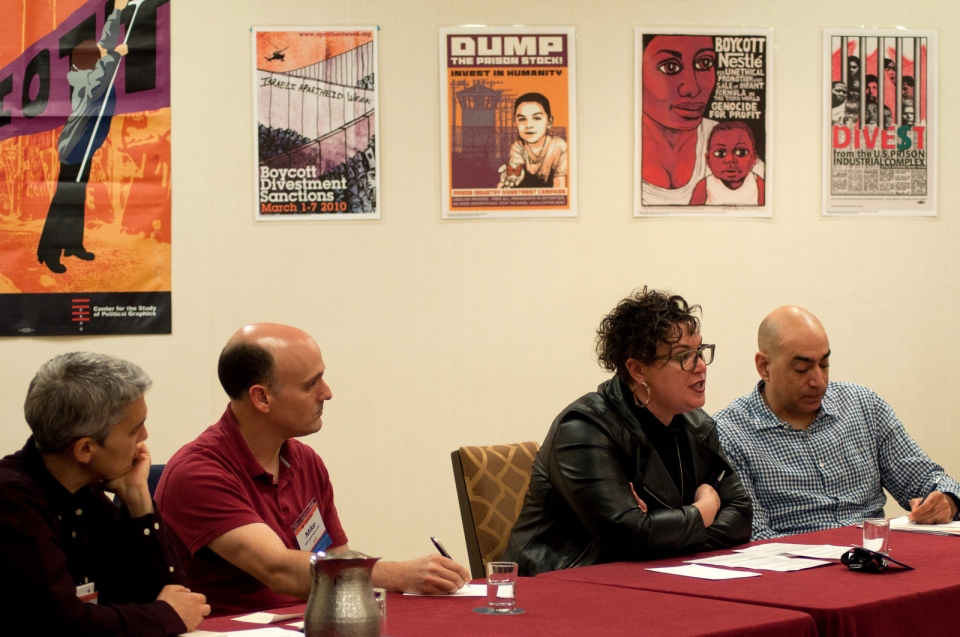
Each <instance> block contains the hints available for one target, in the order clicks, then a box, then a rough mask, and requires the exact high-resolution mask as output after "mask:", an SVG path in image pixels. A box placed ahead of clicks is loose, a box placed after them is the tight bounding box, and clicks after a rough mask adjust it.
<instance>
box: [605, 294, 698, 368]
mask: <svg viewBox="0 0 960 637" xmlns="http://www.w3.org/2000/svg"><path fill="white" fill-rule="evenodd" d="M700 309H701V308H700V306H699V305H690V304H688V303H687V302H686V300H685V299H684V298H683V297H682V296H680V295H678V294H667V293H664V292H660V291H659V290H647V287H646V286H644V287H643V289H641V290H634V292H633V294H631V295H630V296H628V297H627V298H625V299H623V300H622V301H620V302H619V303H618V304H617V307H615V308H613V311H611V312H610V313H609V314H607V315H606V316H605V317H603V320H602V321H601V322H600V327H599V328H597V358H598V360H599V363H600V366H601V367H603V368H604V369H605V370H607V371H608V372H616V373H617V375H618V376H619V377H620V378H621V379H623V380H624V381H629V380H630V372H628V371H627V367H626V363H627V359H628V358H635V359H637V360H638V361H640V362H641V363H643V364H644V365H649V364H651V363H652V362H653V360H654V358H655V357H656V356H657V348H658V347H660V344H661V343H666V344H667V345H670V346H672V345H673V344H674V343H676V342H677V341H679V340H680V336H681V331H680V326H681V325H683V326H686V328H687V331H689V332H690V333H691V334H693V333H695V332H699V331H700V319H698V318H697V317H696V316H694V315H693V313H694V312H699V311H700Z"/></svg>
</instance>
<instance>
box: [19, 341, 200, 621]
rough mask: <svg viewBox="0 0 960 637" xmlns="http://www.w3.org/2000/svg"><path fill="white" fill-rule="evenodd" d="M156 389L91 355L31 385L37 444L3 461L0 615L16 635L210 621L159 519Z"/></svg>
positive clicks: (65, 362)
mask: <svg viewBox="0 0 960 637" xmlns="http://www.w3.org/2000/svg"><path fill="white" fill-rule="evenodd" d="M150 385H151V381H150V378H149V377H148V376H147V375H146V374H145V373H144V371H143V370H142V369H140V368H139V367H138V366H136V365H134V364H133V363H130V362H128V361H125V360H122V359H119V358H114V357H112V356H107V355H104V354H93V353H89V352H74V353H71V354H62V355H60V356H57V357H55V358H53V359H52V360H50V361H47V362H46V363H45V364H44V365H43V366H42V367H41V368H40V371H38V372H37V375H36V376H34V378H33V380H32V381H31V382H30V387H29V389H28V390H27V399H26V401H25V402H24V406H23V409H24V414H25V416H26V420H27V424H28V425H29V426H30V429H31V431H32V432H33V435H32V436H31V437H30V439H29V440H27V444H26V445H24V447H23V449H21V450H20V451H18V452H17V453H15V454H13V455H10V456H7V457H6V458H3V459H2V460H0V564H3V576H2V577H0V613H2V615H3V617H4V627H5V628H7V629H9V630H10V631H11V634H38V635H104V636H106V635H111V636H114V635H137V636H139V637H149V636H157V637H161V636H166V635H171V634H178V633H183V632H186V631H187V630H193V629H194V628H196V627H197V625H198V624H199V623H200V621H201V620H202V619H203V617H204V616H205V615H207V614H208V613H209V612H210V607H209V606H208V605H207V604H206V600H205V599H204V597H203V595H200V594H197V593H192V592H190V590H189V589H187V588H185V587H184V586H182V585H181V584H183V583H185V581H186V580H185V577H184V573H183V571H182V569H181V568H180V564H179V561H178V560H177V557H176V551H175V549H174V548H173V546H172V545H171V543H170V542H169V539H168V537H167V535H166V531H165V528H164V526H163V522H162V521H161V519H160V516H159V515H154V505H153V499H152V498H151V496H150V492H149V489H148V487H147V475H148V473H149V470H150V452H149V451H148V450H147V447H146V444H145V443H144V441H145V440H146V439H147V430H146V427H145V425H144V423H145V421H146V417H147V405H146V402H145V401H144V393H145V392H146V391H147V389H149V388H150ZM104 491H110V492H112V493H114V494H116V496H117V499H118V500H119V502H120V504H121V506H120V507H119V508H118V507H117V506H115V505H114V504H113V503H112V502H111V501H110V500H109V499H108V498H107V497H106V495H105V494H104Z"/></svg>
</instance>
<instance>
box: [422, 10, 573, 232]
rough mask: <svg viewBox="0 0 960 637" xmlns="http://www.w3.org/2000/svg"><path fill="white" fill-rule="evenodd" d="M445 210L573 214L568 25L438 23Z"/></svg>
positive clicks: (457, 214)
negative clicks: (453, 25) (445, 25)
mask: <svg viewBox="0 0 960 637" xmlns="http://www.w3.org/2000/svg"><path fill="white" fill-rule="evenodd" d="M440 84H441V86H440V99H441V104H440V112H441V120H442V121H441V143H442V149H441V166H442V167H441V177H442V193H443V194H442V197H443V216H444V218H446V219H456V218H474V217H575V216H576V214H577V208H576V201H577V200H576V177H577V175H576V98H575V96H576V79H575V51H574V30H573V29H572V28H568V27H464V28H444V29H441V30H440Z"/></svg>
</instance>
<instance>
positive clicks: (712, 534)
mask: <svg viewBox="0 0 960 637" xmlns="http://www.w3.org/2000/svg"><path fill="white" fill-rule="evenodd" d="M627 400H632V395H631V394H630V390H629V389H628V388H627V387H626V385H624V384H623V383H622V382H621V381H619V380H618V379H617V378H613V379H611V380H608V381H607V382H605V383H603V384H602V385H600V386H599V387H598V388H597V391H596V393H589V394H587V395H586V396H583V397H582V398H580V399H579V400H577V401H576V402H574V403H573V404H572V405H570V406H569V407H567V408H566V409H564V410H563V412H562V413H561V414H560V415H559V416H557V419H556V420H554V421H553V425H551V427H550V431H549V432H548V433H547V437H546V439H545V440H544V441H543V446H542V447H541V448H540V452H539V453H538V454H537V459H536V460H535V461H534V463H533V476H532V477H531V480H530V490H529V491H528V492H527V496H526V499H525V500H524V503H523V510H522V511H521V512H520V518H519V519H518V520H517V524H516V526H514V527H513V533H512V535H511V536H510V542H509V543H508V544H507V549H506V551H505V554H504V556H503V559H505V560H512V561H515V562H517V563H519V565H520V574H521V575H536V574H537V573H542V572H545V571H555V570H558V569H563V568H572V567H575V566H586V565H589V564H600V563H604V562H619V561H638V560H649V559H656V558H660V557H666V556H669V555H676V554H681V553H693V552H696V551H706V550H711V549H718V548H726V547H730V546H734V545H736V544H741V543H743V542H746V541H748V540H749V539H750V524H751V518H752V516H753V511H752V507H751V504H750V498H749V496H747V494H746V492H745V491H744V490H743V485H741V484H740V479H739V478H738V477H737V476H736V474H734V472H733V469H731V467H730V464H729V463H728V462H727V459H726V457H725V456H724V455H723V451H722V450H721V449H720V443H719V440H718V438H717V430H716V426H715V423H714V421H713V419H712V418H710V416H708V415H707V414H706V412H704V411H703V410H702V409H697V410H695V411H691V412H689V413H686V414H683V416H682V418H683V419H684V420H685V423H684V428H685V430H686V433H687V437H688V439H689V442H690V451H691V453H692V455H693V464H694V471H695V475H696V478H697V484H698V485H699V484H703V483H705V482H708V481H713V480H716V479H717V477H718V476H719V475H720V472H725V473H724V477H723V480H722V481H721V482H720V484H719V486H718V487H717V494H718V495H719V496H720V502H721V508H720V511H719V513H718V514H717V517H716V519H715V520H714V521H713V524H712V525H711V526H710V528H704V526H703V519H702V518H701V517H700V512H699V511H698V510H697V508H696V507H694V506H693V505H692V504H688V505H686V506H684V505H683V503H682V502H681V495H680V492H679V491H678V490H677V487H676V484H675V483H674V482H673V480H672V478H671V477H670V474H669V473H668V472H667V469H666V468H665V467H664V465H663V462H662V461H661V460H660V456H658V455H657V453H656V451H654V449H653V446H652V445H651V444H650V442H649V440H648V439H647V437H646V435H645V434H644V433H643V430H642V429H641V428H640V423H639V422H637V419H636V418H635V417H634V415H633V414H632V413H631V411H630V406H629V404H628V403H627V402H626V401H627ZM630 482H632V483H633V484H634V487H635V488H636V491H637V495H639V496H640V498H641V499H642V500H643V501H644V503H645V504H646V505H647V507H648V512H647V513H643V512H642V511H641V510H640V507H638V506H637V502H636V500H635V499H634V497H633V495H632V494H631V493H630V485H629V483H630Z"/></svg>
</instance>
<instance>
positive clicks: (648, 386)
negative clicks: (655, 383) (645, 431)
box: [633, 380, 653, 409]
mask: <svg viewBox="0 0 960 637" xmlns="http://www.w3.org/2000/svg"><path fill="white" fill-rule="evenodd" d="M640 384H641V385H643V388H644V389H646V390H647V402H640V399H639V398H637V392H633V404H635V405H636V406H637V407H639V408H640V409H643V408H645V407H646V406H647V405H649V404H650V398H651V397H652V396H653V392H651V391H650V385H648V384H646V383H645V382H643V381H642V380H641V381H640Z"/></svg>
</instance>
